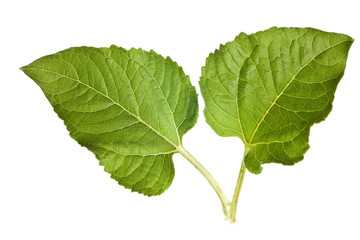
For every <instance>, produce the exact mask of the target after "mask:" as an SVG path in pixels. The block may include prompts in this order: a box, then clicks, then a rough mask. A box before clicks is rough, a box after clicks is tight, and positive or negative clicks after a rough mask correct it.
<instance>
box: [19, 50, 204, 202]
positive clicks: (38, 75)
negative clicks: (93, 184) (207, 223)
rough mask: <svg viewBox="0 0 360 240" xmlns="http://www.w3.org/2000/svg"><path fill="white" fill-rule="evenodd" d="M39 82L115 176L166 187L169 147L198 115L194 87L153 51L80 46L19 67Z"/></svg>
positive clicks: (140, 185) (129, 184)
mask: <svg viewBox="0 0 360 240" xmlns="http://www.w3.org/2000/svg"><path fill="white" fill-rule="evenodd" d="M21 69H22V70H23V71H24V72H25V73H26V74H27V75H28V76H29V77H30V78H32V79H33V80H34V81H35V82H36V83H37V84H38V85H39V86H40V87H41V89H42V90H43V92H44V93H45V95H46V97H47V98H48V100H49V101H50V103H51V105H52V106H53V107H54V110H55V112H56V113H57V114H58V115H59V117H60V118H61V119H63V120H64V122H65V125H66V126H67V129H68V130H69V132H70V135H71V137H72V138H74V139H75V140H76V141H77V142H79V143H80V144H81V145H82V146H85V147H86V148H88V149H89V150H90V151H92V152H93V153H94V154H95V155H96V157H97V158H98V159H99V160H100V164H101V165H103V166H105V171H107V172H109V173H110V174H111V177H112V178H114V179H115V180H117V181H118V182H119V184H121V185H123V186H125V187H126V188H129V189H131V190H133V191H136V192H139V193H143V194H145V195H149V196H151V195H158V194H161V193H162V192H164V191H165V190H166V189H167V188H168V187H169V186H170V184H171V182H172V180H173V177H174V166H173V162H172V155H173V154H174V153H176V152H178V148H179V146H181V138H182V136H183V135H184V134H185V133H186V132H187V131H188V130H189V129H190V128H192V127H193V126H194V124H195V122H196V121H197V116H198V103H197V94H196V92H195V88H194V87H193V86H192V85H191V83H190V80H189V77H188V76H186V75H185V74H184V72H183V70H182V68H181V67H179V66H178V65H177V64H176V63H175V62H173V61H172V60H171V59H170V58H166V59H165V58H163V57H162V56H160V55H158V54H156V53H155V52H154V51H150V52H146V51H143V50H141V49H131V50H125V49H123V48H119V47H116V46H111V47H110V48H91V47H79V48H70V49H67V50H64V51H62V52H59V53H56V54H53V55H49V56H45V57H43V58H40V59H38V60H36V61H34V62H33V63H31V64H29V65H28V66H25V67H22V68H21Z"/></svg>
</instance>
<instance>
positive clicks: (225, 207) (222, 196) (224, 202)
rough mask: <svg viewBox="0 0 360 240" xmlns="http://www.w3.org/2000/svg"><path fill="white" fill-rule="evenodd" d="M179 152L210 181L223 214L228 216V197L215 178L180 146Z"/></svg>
mask: <svg viewBox="0 0 360 240" xmlns="http://www.w3.org/2000/svg"><path fill="white" fill-rule="evenodd" d="M179 153H180V154H181V155H182V156H183V157H184V158H186V159H187V160H188V161H189V162H190V163H191V164H192V165H193V166H194V167H195V168H196V169H197V170H198V171H199V172H200V173H201V174H202V175H203V176H204V177H205V178H206V180H207V181H208V182H209V183H210V185H211V187H212V188H213V189H214V191H215V192H216V194H217V195H218V197H219V199H220V202H221V205H222V209H223V212H224V214H225V217H226V218H228V216H229V211H228V206H229V205H230V204H231V203H230V201H229V199H228V198H227V196H226V194H225V193H224V191H223V190H222V188H221V187H220V185H219V184H218V182H217V181H216V180H215V178H214V177H213V176H212V175H211V174H210V173H209V172H208V170H206V168H205V167H204V166H203V165H202V164H201V163H200V162H198V161H197V160H196V159H195V158H194V156H192V155H191V154H190V153H189V152H188V151H187V150H186V149H184V148H183V147H181V148H180V149H179Z"/></svg>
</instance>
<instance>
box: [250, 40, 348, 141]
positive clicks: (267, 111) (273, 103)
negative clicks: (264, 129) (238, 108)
mask: <svg viewBox="0 0 360 240" xmlns="http://www.w3.org/2000/svg"><path fill="white" fill-rule="evenodd" d="M350 41H351V40H345V41H341V42H339V43H337V44H334V45H332V46H329V47H327V48H325V49H324V50H322V51H320V52H319V53H317V54H316V55H315V56H314V57H312V58H311V59H310V60H309V61H308V62H307V63H306V64H305V65H304V66H302V67H301V68H300V69H299V70H298V71H297V72H296V73H295V75H294V76H293V78H292V79H291V80H290V81H289V82H288V84H286V86H285V87H284V88H283V90H282V91H281V92H280V94H279V95H277V96H276V98H275V99H274V101H273V102H272V103H271V104H270V106H269V108H268V109H267V110H266V112H265V114H264V115H263V116H262V118H261V119H260V121H259V122H258V124H257V125H256V127H255V130H254V131H253V133H252V134H251V137H250V140H249V142H248V143H247V144H246V145H248V146H250V145H251V143H252V140H253V139H254V136H255V135H256V133H257V131H258V129H259V127H260V125H261V124H262V123H263V122H264V119H265V117H266V116H267V115H268V113H269V112H270V110H271V109H272V107H273V106H274V105H275V104H276V101H277V100H278V99H279V98H280V97H281V96H282V94H283V93H284V92H285V91H286V89H287V88H288V87H289V86H290V85H291V83H292V82H293V81H294V80H295V79H296V77H297V75H298V74H299V73H300V72H301V71H302V70H303V69H304V68H305V67H307V66H308V65H309V64H310V63H311V62H312V61H314V59H315V58H316V57H318V56H319V55H320V54H322V53H324V52H325V51H327V50H329V49H331V48H334V47H336V46H338V45H340V44H342V43H344V42H350Z"/></svg>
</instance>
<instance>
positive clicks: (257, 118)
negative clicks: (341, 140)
mask: <svg viewBox="0 0 360 240" xmlns="http://www.w3.org/2000/svg"><path fill="white" fill-rule="evenodd" d="M352 42H353V39H352V38H351V37H349V36H346V35H343V34H337V33H328V32H323V31H320V30H316V29H312V28H276V27H273V28H270V29H268V30H266V31H261V32H257V33H254V34H251V35H247V34H245V33H240V34H239V35H238V36H237V37H236V38H235V40H234V41H232V42H228V43H226V44H225V45H221V46H220V49H219V50H216V51H215V52H214V53H212V54H210V55H209V57H208V58H207V60H206V65H205V67H203V68H202V76H201V80H200V88H201V93H202V95H203V97H204V100H205V106H206V107H205V110H204V114H205V117H206V121H207V123H208V124H209V125H210V126H211V127H212V128H213V130H214V131H215V132H216V133H217V134H218V135H220V136H225V137H227V136H235V137H239V138H240V139H241V140H242V141H243V142H244V144H245V147H246V154H245V158H244V161H245V166H246V168H247V169H248V170H249V171H250V172H252V173H260V172H261V170H262V167H261V164H263V163H272V162H274V163H281V164H284V165H292V164H294V163H296V162H299V161H301V160H302V159H303V155H304V154H305V152H306V151H307V150H308V148H309V145H308V141H309V131H310V127H311V126H312V125H313V124H314V123H318V122H321V121H323V120H324V119H325V118H326V116H327V115H328V114H329V113H330V111H331V108H332V102H333V99H334V93H335V90H336V87H337V85H338V83H339V81H340V79H341V78H342V76H343V74H344V70H345V65H346V60H347V56H348V51H349V49H350V46H351V44H352Z"/></svg>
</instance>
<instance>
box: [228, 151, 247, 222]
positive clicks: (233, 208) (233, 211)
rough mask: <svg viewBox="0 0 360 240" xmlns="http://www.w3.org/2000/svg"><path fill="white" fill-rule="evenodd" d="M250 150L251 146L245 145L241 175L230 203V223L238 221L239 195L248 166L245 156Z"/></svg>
mask: <svg viewBox="0 0 360 240" xmlns="http://www.w3.org/2000/svg"><path fill="white" fill-rule="evenodd" d="M248 152H249V148H248V147H245V151H244V156H243V159H242V162H241V167H240V172H239V176H238V179H237V181H236V186H235V190H234V195H233V198H232V201H231V205H230V211H229V221H230V223H235V222H236V210H237V204H238V201H239V195H240V191H241V187H242V183H243V181H244V177H245V172H246V167H245V161H244V160H245V156H246V154H247V153H248Z"/></svg>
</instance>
